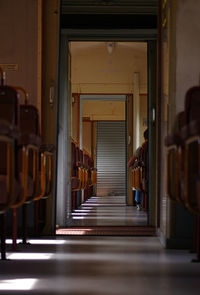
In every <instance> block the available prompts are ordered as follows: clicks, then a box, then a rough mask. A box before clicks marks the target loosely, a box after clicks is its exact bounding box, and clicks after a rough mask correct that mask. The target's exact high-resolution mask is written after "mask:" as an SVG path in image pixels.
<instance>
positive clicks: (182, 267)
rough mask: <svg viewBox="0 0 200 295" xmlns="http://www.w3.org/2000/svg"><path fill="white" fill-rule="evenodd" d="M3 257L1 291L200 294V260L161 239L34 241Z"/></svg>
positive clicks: (4, 294) (24, 293)
mask: <svg viewBox="0 0 200 295" xmlns="http://www.w3.org/2000/svg"><path fill="white" fill-rule="evenodd" d="M30 243H31V245H29V246H22V245H18V251H17V252H15V253H12V252H10V253H9V254H8V258H9V259H10V261H0V294H2V295H7V294H20V295H27V294H35V295H42V294H48V295H59V294H70V295H122V294H123V295H133V294H136V295H155V294H156V295H157V294H159V295H168V294H169V295H171V294H176V295H189V294H193V295H197V294H199V290H200V280H199V277H200V264H192V263H191V262H190V261H191V259H192V258H194V256H195V255H194V254H190V253H189V252H187V251H178V250H164V249H163V248H162V246H161V245H160V243H159V240H158V239H157V238H156V237H65V238H58V237H57V239H51V240H32V241H30Z"/></svg>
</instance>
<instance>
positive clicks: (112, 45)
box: [106, 42, 115, 54]
mask: <svg viewBox="0 0 200 295" xmlns="http://www.w3.org/2000/svg"><path fill="white" fill-rule="evenodd" d="M106 47H107V50H108V53H109V54H111V53H112V52H113V50H114V48H115V42H107V43H106Z"/></svg>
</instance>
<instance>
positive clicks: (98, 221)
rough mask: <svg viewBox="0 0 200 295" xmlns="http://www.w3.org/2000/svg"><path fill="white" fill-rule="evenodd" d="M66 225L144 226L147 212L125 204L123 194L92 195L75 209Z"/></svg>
mask: <svg viewBox="0 0 200 295" xmlns="http://www.w3.org/2000/svg"><path fill="white" fill-rule="evenodd" d="M67 225H68V226H140V225H141V226H145V225H147V213H146V212H144V211H137V210H136V207H133V206H126V203H125V197H124V196H108V197H92V198H90V199H89V200H87V201H86V202H85V203H83V204H82V205H81V206H80V208H79V209H77V210H75V211H74V212H73V214H72V218H71V219H69V220H68V223H67Z"/></svg>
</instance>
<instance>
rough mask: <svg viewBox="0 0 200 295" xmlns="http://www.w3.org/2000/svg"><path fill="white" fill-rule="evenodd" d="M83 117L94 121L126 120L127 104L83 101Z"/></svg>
mask: <svg viewBox="0 0 200 295" xmlns="http://www.w3.org/2000/svg"><path fill="white" fill-rule="evenodd" d="M83 117H88V118H90V120H93V121H100V120H105V121H110V120H114V121H116V120H125V102H123V101H83Z"/></svg>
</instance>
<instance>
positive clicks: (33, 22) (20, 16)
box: [0, 0, 38, 105]
mask: <svg viewBox="0 0 200 295" xmlns="http://www.w3.org/2000/svg"><path fill="white" fill-rule="evenodd" d="M37 5H38V1H36V0H28V1H27V0H20V1H14V0H6V1H1V3H0V36H1V41H0V43H1V45H0V64H17V65H18V70H17V71H7V84H9V85H14V86H22V87H24V88H25V89H26V90H27V91H28V92H29V96H30V103H32V104H34V105H37V50H38V47H37V46H38V44H37V42H38V35H37V33H38V32H37V30H38V27H37V26H38V20H37V13H38V7H37Z"/></svg>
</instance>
